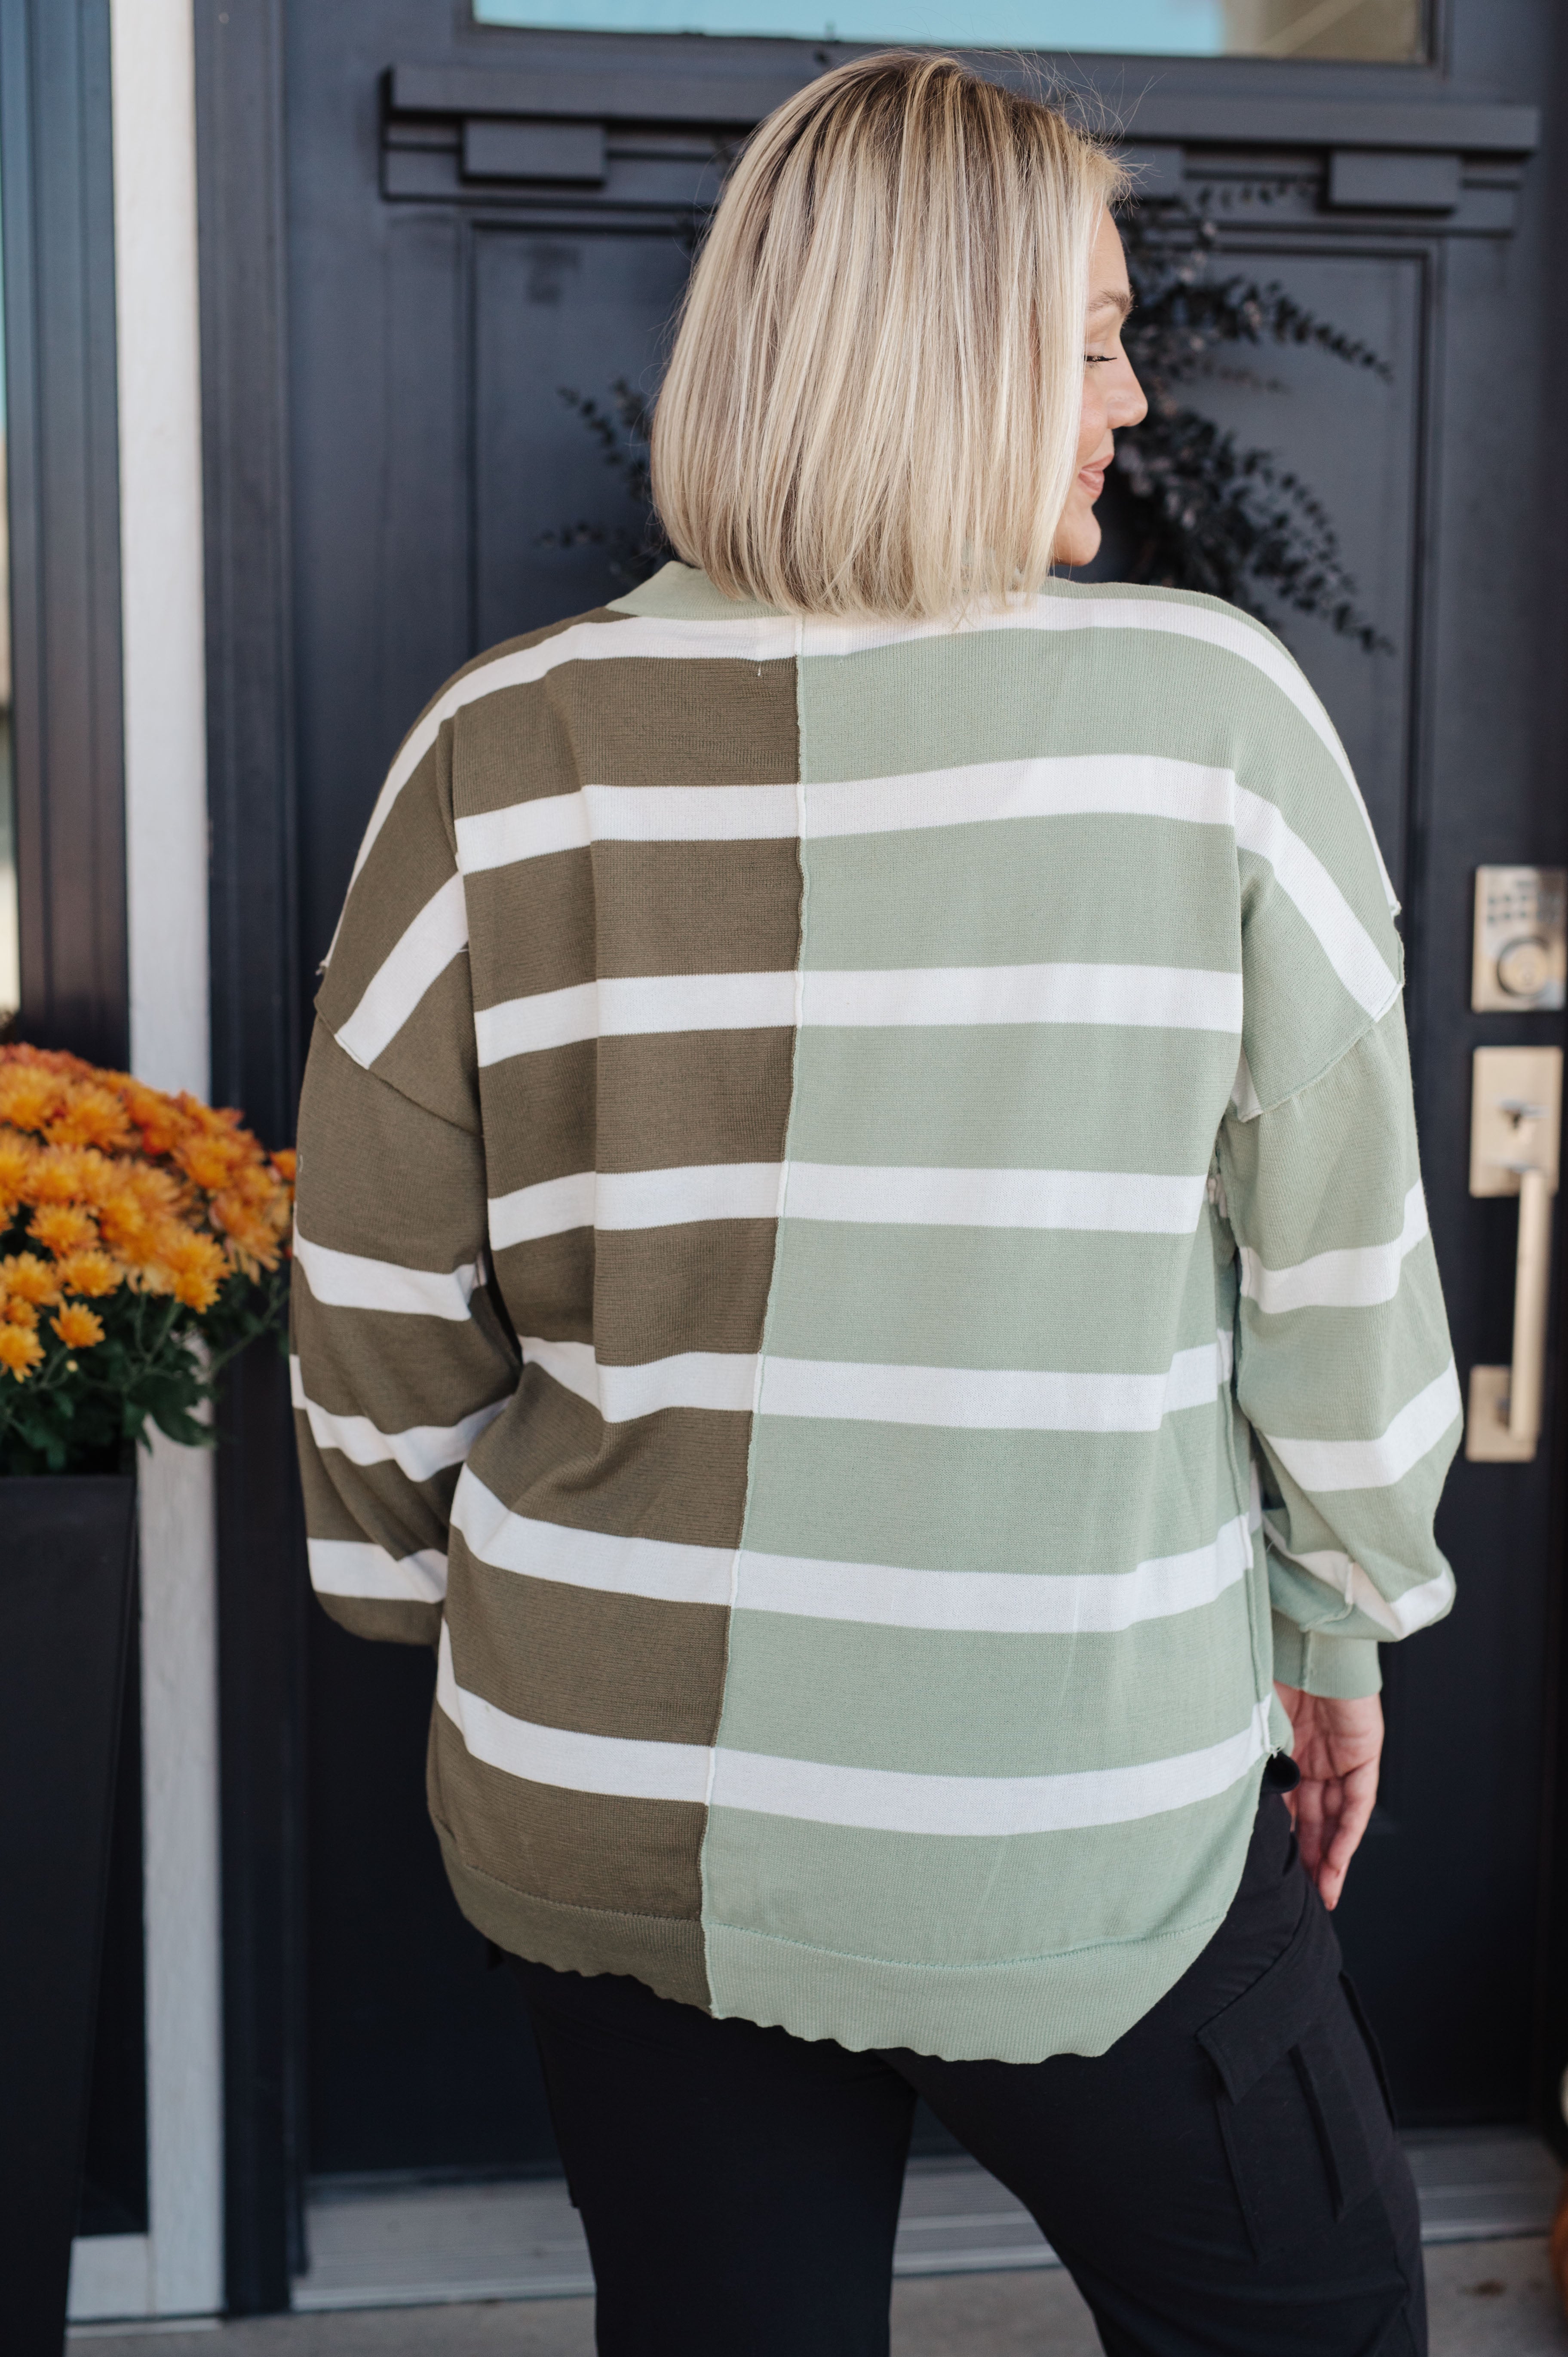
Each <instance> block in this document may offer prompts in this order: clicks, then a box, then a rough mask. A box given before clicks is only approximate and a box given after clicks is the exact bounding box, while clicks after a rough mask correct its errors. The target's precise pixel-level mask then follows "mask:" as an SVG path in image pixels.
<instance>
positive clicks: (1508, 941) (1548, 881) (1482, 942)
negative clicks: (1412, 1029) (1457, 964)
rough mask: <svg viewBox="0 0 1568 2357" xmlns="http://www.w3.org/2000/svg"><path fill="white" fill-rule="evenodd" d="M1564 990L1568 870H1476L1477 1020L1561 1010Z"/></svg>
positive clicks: (1473, 994) (1473, 992) (1473, 986)
mask: <svg viewBox="0 0 1568 2357" xmlns="http://www.w3.org/2000/svg"><path fill="white" fill-rule="evenodd" d="M1565 984H1568V868H1562V867H1477V870H1476V932H1475V950H1474V959H1473V963H1472V966H1471V971H1470V1005H1471V1007H1472V1008H1473V1010H1474V1011H1475V1013H1476V1014H1477V1015H1498V1014H1502V1013H1504V1012H1505V1011H1511V1012H1513V1013H1515V1014H1520V1013H1524V1012H1528V1011H1530V1009H1532V1008H1540V1009H1541V1011H1542V1012H1545V1011H1547V1010H1549V1009H1551V1008H1553V1007H1558V1006H1562V1005H1563V999H1564V996H1565V990H1564V985H1565Z"/></svg>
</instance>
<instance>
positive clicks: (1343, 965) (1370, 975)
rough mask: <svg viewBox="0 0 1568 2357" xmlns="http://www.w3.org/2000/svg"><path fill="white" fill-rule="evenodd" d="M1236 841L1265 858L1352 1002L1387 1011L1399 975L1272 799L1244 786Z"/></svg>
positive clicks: (1238, 802)
mask: <svg viewBox="0 0 1568 2357" xmlns="http://www.w3.org/2000/svg"><path fill="white" fill-rule="evenodd" d="M1236 840H1237V842H1238V843H1239V844H1240V846H1241V848H1242V850H1244V851H1251V852H1255V853H1256V854H1257V856H1258V857H1259V858H1261V859H1266V860H1267V861H1268V862H1269V864H1270V866H1272V867H1273V871H1274V875H1275V877H1277V878H1278V881H1279V885H1280V888H1281V890H1282V891H1283V893H1284V894H1285V896H1286V898H1287V899H1290V900H1293V901H1294V903H1295V906H1296V908H1297V909H1299V910H1300V911H1301V914H1302V916H1303V917H1304V918H1305V920H1306V922H1307V923H1308V924H1309V925H1310V926H1311V928H1312V930H1313V931H1314V932H1315V933H1316V936H1317V939H1318V941H1319V942H1321V944H1322V946H1323V951H1324V954H1325V956H1326V958H1327V959H1328V962H1329V963H1330V964H1331V965H1332V966H1333V968H1334V971H1335V973H1336V974H1337V975H1338V977H1339V979H1340V981H1341V982H1342V983H1343V984H1344V985H1345V987H1346V989H1347V990H1348V992H1349V994H1350V996H1351V997H1352V998H1353V999H1354V1000H1355V1001H1356V1003H1357V1005H1358V1006H1360V1007H1363V1008H1364V1009H1365V1010H1366V1012H1367V1013H1368V1014H1369V1015H1374V1016H1380V1015H1384V1014H1386V1013H1387V1011H1388V1009H1389V1008H1390V1007H1391V1006H1392V1005H1393V1003H1394V1000H1395V999H1396V998H1397V997H1398V996H1399V987H1400V985H1399V976H1398V975H1397V974H1395V973H1394V972H1393V970H1392V969H1391V966H1390V965H1389V964H1388V963H1387V962H1386V960H1385V959H1384V957H1383V956H1382V953H1381V952H1380V950H1379V949H1378V946H1377V944H1376V942H1374V941H1373V939H1372V937H1371V935H1370V933H1369V932H1368V931H1367V929H1366V927H1365V925H1363V924H1362V922H1361V920H1360V919H1359V917H1358V916H1357V914H1356V912H1355V910H1354V909H1352V908H1351V906H1350V903H1349V902H1348V900H1347V899H1346V898H1345V895H1344V894H1343V892H1341V890H1340V889H1339V887H1338V885H1337V884H1336V882H1335V881H1334V878H1333V877H1332V876H1330V874H1329V873H1328V870H1327V868H1326V867H1325V866H1324V865H1323V862H1322V861H1321V860H1320V859H1319V858H1318V856H1317V855H1316V852H1313V851H1309V850H1308V849H1307V846H1306V845H1305V843H1303V841H1302V839H1301V837H1300V835H1298V834H1294V833H1293V832H1292V830H1291V828H1290V827H1288V826H1287V825H1286V824H1285V822H1284V819H1283V816H1282V814H1281V813H1280V812H1279V811H1278V810H1277V809H1276V808H1275V806H1274V804H1273V802H1265V801H1264V800H1263V798H1262V795H1260V794H1252V793H1249V792H1248V791H1247V790H1246V788H1245V787H1244V786H1238V787H1237V789H1236Z"/></svg>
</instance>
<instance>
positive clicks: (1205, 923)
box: [806, 817, 1241, 974]
mask: <svg viewBox="0 0 1568 2357" xmlns="http://www.w3.org/2000/svg"><path fill="white" fill-rule="evenodd" d="M807 856H808V860H809V863H810V866H811V926H810V931H809V934H808V938H807V944H806V950H807V963H808V964H809V965H811V966H812V967H851V968H862V969H864V968H883V967H897V966H922V965H929V964H930V963H932V960H931V956H930V944H931V942H932V941H933V940H940V942H941V944H942V951H943V955H942V960H941V963H943V964H950V965H961V964H970V965H1031V964H1035V963H1038V962H1039V961H1041V960H1042V959H1047V958H1048V959H1050V960H1052V961H1054V962H1058V963H1081V964H1086V965H1098V964H1103V963H1107V962H1108V961H1109V962H1115V961H1116V960H1118V959H1119V958H1122V957H1125V956H1128V955H1131V956H1132V957H1133V958H1134V959H1135V960H1136V962H1137V963H1139V964H1140V965H1176V966H1200V967H1205V968H1208V970H1209V971H1210V972H1219V973H1227V974H1234V973H1238V972H1239V971H1240V964H1241V943H1240V934H1239V932H1238V931H1237V926H1236V850H1235V844H1234V841H1233V839H1232V837H1231V835H1230V830H1229V829H1228V828H1225V827H1218V826H1194V825H1186V824H1183V823H1180V822H1178V821H1176V820H1174V819H1149V818H1138V817H1112V818H1107V817H1073V818H1026V819H996V820H993V821H991V822H990V823H986V824H983V825H974V826H945V827H922V828H918V829H912V830H910V831H909V832H908V833H907V834H871V835H849V836H840V837H836V838H832V837H830V838H828V839H827V840H824V841H812V842H811V844H810V845H808V846H807ZM1108 907H1113V908H1115V909H1117V911H1118V931H1117V935H1116V938H1115V939H1114V940H1111V939H1108V938H1107V935H1106V930H1105V911H1106V909H1107V908H1108Z"/></svg>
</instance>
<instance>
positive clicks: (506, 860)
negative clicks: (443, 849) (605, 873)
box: [456, 793, 588, 876]
mask: <svg viewBox="0 0 1568 2357" xmlns="http://www.w3.org/2000/svg"><path fill="white" fill-rule="evenodd" d="M456 835H457V866H458V867H459V869H460V870H461V872H462V873H463V875H465V876H478V875H482V874H483V873H484V871H485V870H486V869H487V868H490V867H510V866H511V865H512V864H513V863H514V862H515V861H517V860H520V859H548V858H549V857H550V856H552V854H553V853H554V852H557V851H582V850H584V849H585V848H586V846H587V842H588V813H587V811H586V809H585V806H584V802H583V797H582V795H581V794H580V793H570V794H543V795H541V796H540V797H539V798H538V799H537V800H536V801H533V802H510V803H509V804H508V805H507V806H506V808H505V809H504V810H495V811H484V812H482V813H480V814H479V816H478V817H477V818H460V819H459V820H458V821H457V825H456Z"/></svg>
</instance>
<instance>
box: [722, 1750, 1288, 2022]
mask: <svg viewBox="0 0 1568 2357" xmlns="http://www.w3.org/2000/svg"><path fill="white" fill-rule="evenodd" d="M1257 1783H1258V1774H1257V1772H1256V1771H1254V1773H1253V1774H1252V1775H1251V1776H1249V1777H1247V1778H1245V1779H1244V1780H1243V1781H1242V1782H1241V1784H1240V1786H1239V1787H1238V1788H1237V1789H1236V1790H1235V1791H1234V1792H1227V1793H1220V1794H1218V1795H1217V1796H1216V1797H1215V1798H1214V1799H1213V1800H1209V1801H1199V1802H1195V1803H1192V1804H1191V1805H1189V1806H1188V1807H1187V1808H1185V1809H1180V1810H1173V1811H1171V1812H1170V1813H1166V1814H1162V1815H1160V1816H1157V1817H1145V1818H1142V1819H1135V1820H1134V1821H1133V1823H1132V1824H1126V1825H1118V1826H1117V1827H1116V1829H1115V1835H1114V1838H1113V1839H1108V1838H1107V1833H1106V1828H1104V1827H1103V1826H1090V1827H1084V1828H1081V1829H1079V1828H1074V1829H1073V1830H1072V1831H1070V1832H1066V1833H1052V1834H1017V1835H1013V1836H1012V1837H1011V1838H1010V1839H1008V1840H1006V1841H996V1840H991V1839H981V1838H978V1837H970V1836H967V1835H940V1836H938V1835H920V1834H883V1833H870V1832H866V1831H864V1830H862V1829H861V1828H859V1827H857V1826H848V1825H820V1824H807V1823H804V1822H802V1821H800V1820H798V1819H791V1818H788V1817H768V1816H762V1815H759V1814H757V1813H755V1812H753V1811H750V1810H731V1809H715V1810H714V1812H713V1813H712V1815H711V1817H710V1820H709V1824H708V1834H707V1839H706V1841H705V1843H704V1845H703V1891H704V1900H705V1909H704V1911H705V1914H706V1916H707V1920H708V1926H709V1937H710V1941H712V1942H713V1943H714V1946H715V1947H717V1945H718V1940H717V1934H718V1933H719V1932H721V1930H722V1929H723V1928H725V1927H729V1926H745V1927H746V1928H747V1929H748V1930H750V1931H752V1932H756V1933H758V1934H761V1935H764V1936H765V1937H768V1938H769V1939H774V1940H779V1941H795V1942H799V1943H801V1945H803V1946H809V1947H811V1949H813V1950H815V1951H817V1952H819V1953H821V1954H822V1956H823V1957H824V1960H825V1959H826V1958H829V1957H832V1956H833V1955H834V1954H835V1953H836V1954H837V1955H839V1956H840V1957H842V1958H843V1961H844V1962H845V1963H846V1964H847V1963H848V1961H849V1960H850V1959H851V1958H860V1957H865V1958H873V1957H880V1958H885V1959H886V1960H887V1961H888V1962H889V1963H908V1964H922V1965H926V1966H928V1967H929V1966H932V1965H936V1966H942V1967H946V1968H947V1970H948V1971H950V1972H953V1973H961V1972H962V1971H963V1970H964V1968H965V1967H967V1966H972V1965H983V1964H1008V1963H1011V1962H1013V1961H1015V1960H1017V1961H1020V1962H1022V1961H1024V1960H1028V1961H1029V1962H1030V1963H1031V1964H1033V1965H1034V1966H1035V1968H1036V1975H1037V1977H1036V1979H1035V1980H1034V1984H1033V1986H1034V1988H1035V1991H1036V1999H1037V2000H1038V1999H1039V1998H1040V1997H1042V1996H1043V1995H1044V1988H1043V1986H1042V1983H1046V1982H1048V1975H1049V1967H1050V1964H1052V1962H1054V1961H1055V1960H1056V1959H1058V1958H1061V1957H1066V1956H1070V1955H1072V1954H1073V1953H1079V1952H1082V1951H1083V1950H1085V1949H1089V1950H1093V1951H1097V1952H1098V1953H1099V1963H1100V1967H1101V1969H1107V1968H1111V1967H1112V1966H1113V1964H1114V1962H1115V1953H1116V1950H1117V1948H1118V1947H1119V1945H1120V1944H1121V1943H1130V1944H1132V1945H1133V1946H1134V1947H1138V1946H1142V1944H1143V1943H1144V1941H1145V1940H1147V1939H1149V1938H1150V1937H1153V1938H1154V1939H1155V1940H1158V1939H1160V1938H1161V1937H1162V1936H1166V1935H1169V1934H1170V1933H1172V1932H1176V1930H1177V1929H1178V1928H1179V1927H1181V1926H1183V1925H1189V1924H1193V1923H1197V1924H1202V1925H1205V1926H1206V1927H1207V1928H1206V1929H1205V1930H1204V1932H1203V1939H1204V1940H1207V1938H1208V1932H1209V1931H1210V1930H1212V1927H1213V1923H1214V1921H1215V1920H1216V1919H1217V1918H1218V1917H1219V1916H1220V1915H1222V1914H1223V1913H1224V1911H1225V1908H1226V1906H1227V1905H1228V1903H1229V1901H1230V1895H1231V1890H1232V1889H1233V1888H1234V1880H1235V1878H1236V1876H1238V1875H1239V1873H1240V1862H1241V1857H1242V1855H1244V1853H1245V1847H1246V1840H1247V1836H1248V1835H1249V1834H1250V1832H1251V1819H1252V1815H1253V1811H1254V1808H1255V1800H1254V1794H1255V1792H1256V1789H1257ZM1195 1869H1196V1870H1195ZM1199 1944H1200V1945H1201V1944H1202V1942H1201V1941H1200V1943H1199ZM721 1953H722V1951H721ZM796 1969H797V1972H798V1973H799V1974H800V1975H805V1973H806V1972H807V1970H808V1969H809V1968H808V1966H807V1964H806V1962H805V1959H804V1958H800V1959H798V1960H797V1966H796ZM956 1995H957V1992H954V1991H950V1990H942V1991H940V1995H939V1993H938V1992H935V1991H933V1999H934V2001H936V2002H940V2004H941V2005H942V2006H943V2007H944V2010H946V2011H949V2013H950V2019H949V2021H948V2022H947V2024H946V2025H945V2028H946V2031H947V2035H948V2036H954V2035H961V2034H962V2033H961V2018H962V2015H961V2006H960V2005H959V2004H958V2003H956V2002H955V1997H956ZM715 1998H716V2000H717V2001H718V2002H719V2003H720V2004H721V2005H724V2004H726V2003H727V2004H728V2005H730V2006H735V2007H736V2009H739V2007H738V2006H737V2004H736V2000H737V1998H738V1991H737V1992H736V1995H735V1996H728V1994H727V1992H724V1993H721V1990H720V1989H719V1988H715ZM754 2018H755V2017H754ZM797 2034H798V2035H810V2034H813V2033H810V2032H798V2033H797ZM814 2034H815V2035H818V2036H823V2035H832V2034H833V2033H831V2032H825V2031H821V2030H819V2031H817V2032H815V2033H814ZM940 2050H942V2051H946V2050H947V2046H946V2040H945V2039H944V2041H943V2045H942V2047H941V2049H940ZM1048 2051H1049V2048H1048V2047H1047V2046H1042V2047H1041V2048H1040V2052H1042V2053H1044V2052H1048Z"/></svg>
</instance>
